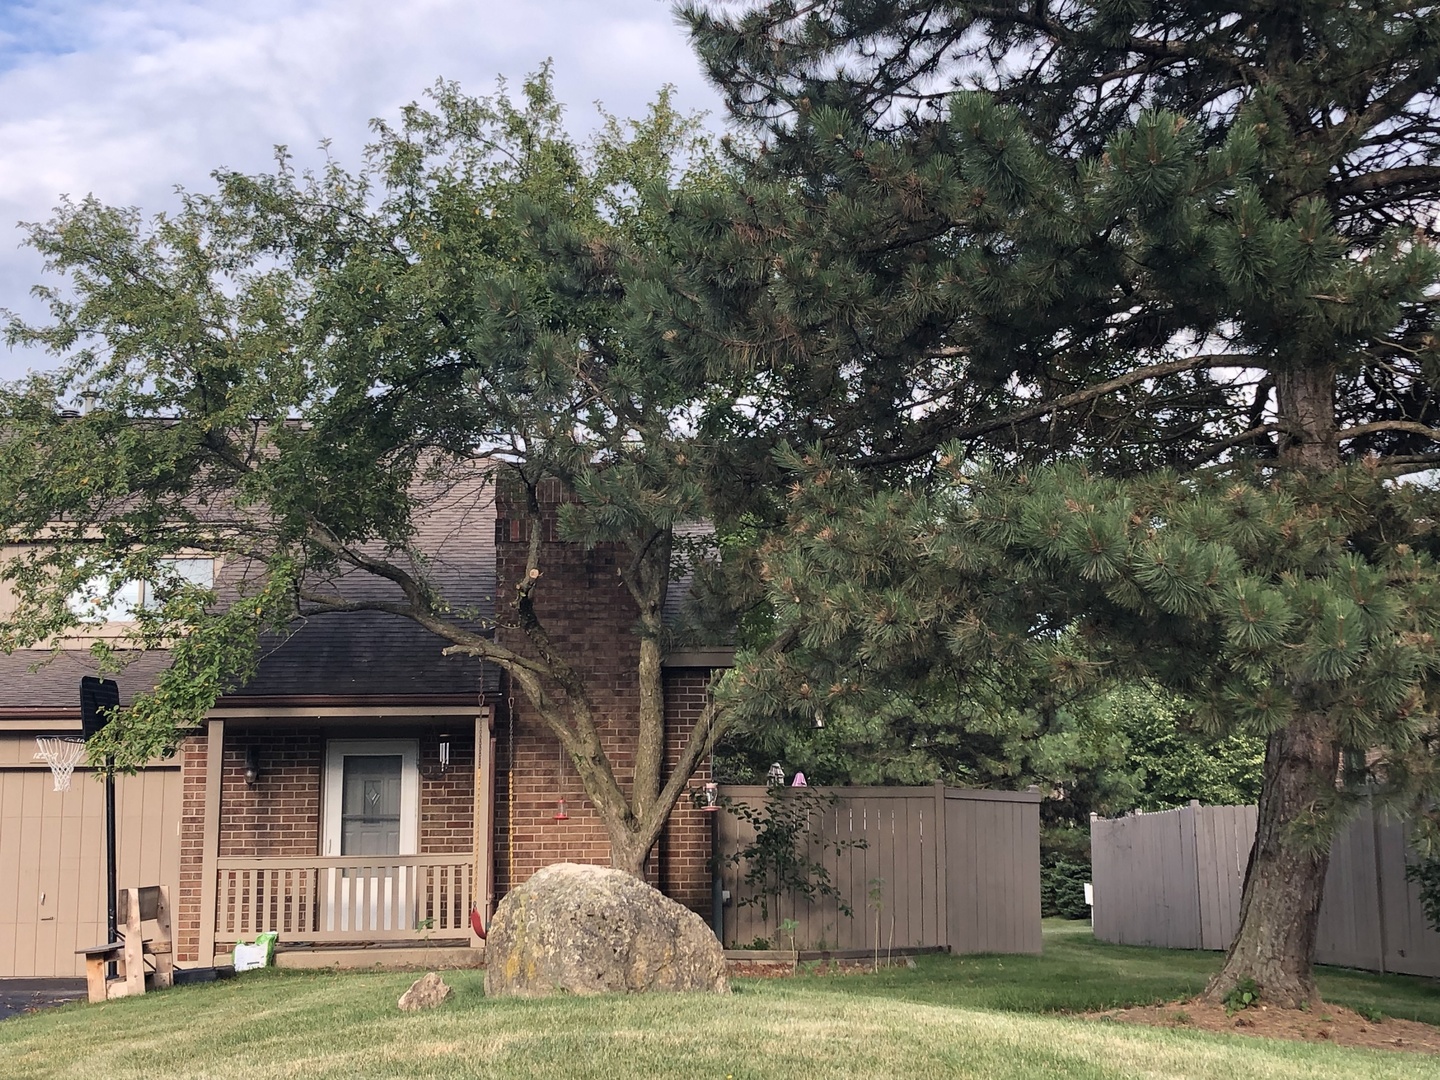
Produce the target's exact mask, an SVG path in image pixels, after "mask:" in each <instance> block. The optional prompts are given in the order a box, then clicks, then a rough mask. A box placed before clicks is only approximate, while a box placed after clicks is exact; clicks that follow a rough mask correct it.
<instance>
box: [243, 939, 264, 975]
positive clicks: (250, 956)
mask: <svg viewBox="0 0 1440 1080" xmlns="http://www.w3.org/2000/svg"><path fill="white" fill-rule="evenodd" d="M269 959H270V950H269V949H267V948H266V947H265V946H264V945H246V944H245V943H244V942H237V943H236V945H235V970H236V971H253V970H254V969H255V968H263V967H264V966H265V965H266V962H267V961H268V960H269Z"/></svg>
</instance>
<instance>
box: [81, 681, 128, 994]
mask: <svg viewBox="0 0 1440 1080" xmlns="http://www.w3.org/2000/svg"><path fill="white" fill-rule="evenodd" d="M119 708H120V687H119V686H117V685H116V684H115V682H114V681H112V680H110V679H99V678H96V677H95V676H93V675H86V676H85V677H84V678H82V679H81V680H80V729H81V731H82V732H83V734H84V738H85V741H86V742H89V741H90V738H91V736H93V735H96V734H98V733H99V732H100V729H101V728H103V727H104V726H105V724H106V723H107V722H108V721H109V720H110V718H111V714H112V713H113V712H114V711H115V710H118V709H119ZM117 877H118V875H117V874H116V869H115V758H114V756H113V755H107V756H106V758H105V931H106V933H107V934H108V935H109V937H108V938H107V939H106V940H107V941H111V942H114V941H116V940H118V939H119V936H120V926H119V919H118V918H117V915H118V912H117V910H116V899H117V898H116V896H115V893H116V890H117V889H118V887H119V881H118V880H117ZM105 974H106V977H107V978H110V979H113V978H115V977H116V975H117V974H118V970H117V967H116V964H115V961H113V960H112V961H111V962H110V963H109V965H108V967H107V970H106V973H105Z"/></svg>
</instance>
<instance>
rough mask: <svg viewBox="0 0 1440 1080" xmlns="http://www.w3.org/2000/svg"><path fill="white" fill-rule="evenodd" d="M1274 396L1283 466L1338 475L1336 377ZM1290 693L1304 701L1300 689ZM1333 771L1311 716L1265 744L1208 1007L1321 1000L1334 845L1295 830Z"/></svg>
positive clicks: (1308, 372) (1324, 730)
mask: <svg viewBox="0 0 1440 1080" xmlns="http://www.w3.org/2000/svg"><path fill="white" fill-rule="evenodd" d="M1275 389H1276V404H1277V406H1278V411H1279V414H1280V417H1281V419H1282V420H1283V421H1284V424H1285V429H1284V435H1283V437H1282V439H1281V444H1280V461H1281V463H1282V464H1284V465H1286V466H1288V467H1290V468H1292V469H1296V470H1304V471H1306V472H1311V473H1324V472H1327V471H1329V470H1332V469H1335V468H1337V467H1338V466H1339V464H1340V447H1339V443H1338V441H1337V439H1336V422H1335V370H1334V368H1332V367H1329V366H1327V365H1325V364H1311V365H1306V364H1300V365H1297V366H1296V367H1293V368H1288V369H1282V370H1280V371H1277V372H1275ZM1291 689H1292V692H1293V693H1294V694H1295V696H1296V698H1297V699H1303V694H1304V688H1303V687H1292V688H1291ZM1338 766H1339V751H1338V749H1337V747H1336V743H1335V739H1334V735H1333V732H1331V730H1330V728H1329V726H1328V724H1327V723H1326V721H1325V720H1324V718H1323V717H1321V716H1319V715H1317V714H1316V713H1314V712H1302V713H1300V714H1299V715H1297V716H1296V717H1295V718H1294V719H1293V720H1291V722H1290V723H1289V725H1287V726H1286V727H1285V729H1284V730H1282V731H1278V732H1276V733H1275V734H1274V735H1272V736H1270V739H1269V741H1268V743H1267V744H1266V748H1265V772H1264V777H1263V780H1262V783H1261V787H1260V807H1259V821H1258V823H1257V825H1256V829H1255V844H1254V846H1253V847H1252V848H1251V849H1250V862H1249V865H1248V866H1247V867H1246V870H1245V887H1244V892H1243V893H1242V895H1241V900H1240V929H1239V932H1238V933H1237V934H1236V935H1235V941H1234V942H1233V943H1232V944H1231V946H1230V951H1229V953H1228V954H1227V955H1226V957H1225V964H1224V966H1223V967H1221V969H1220V971H1219V972H1218V973H1217V974H1216V975H1215V977H1214V978H1213V979H1211V980H1210V984H1209V985H1208V986H1207V987H1206V988H1205V994H1204V997H1205V998H1206V999H1207V1000H1210V1001H1223V999H1224V998H1225V996H1226V995H1227V994H1229V993H1230V991H1232V990H1233V989H1235V988H1236V986H1239V985H1241V984H1243V983H1245V982H1246V981H1247V980H1253V982H1254V984H1255V987H1256V989H1258V990H1259V991H1260V994H1261V997H1262V998H1263V1000H1264V1001H1265V1002H1266V1003H1267V1004H1269V1005H1271V1006H1279V1007H1282V1008H1300V1007H1302V1006H1308V1005H1309V1004H1310V1003H1312V1002H1315V1001H1317V1000H1318V996H1317V994H1316V991H1315V976H1314V971H1313V967H1314V963H1315V930H1316V926H1317V924H1318V923H1319V920H1320V899H1321V896H1322V894H1323V893H1324V890H1325V872H1326V870H1327V869H1328V868H1329V865H1330V843H1329V840H1328V839H1325V840H1323V841H1322V840H1319V839H1318V838H1317V839H1307V838H1305V837H1302V836H1300V835H1298V830H1297V829H1296V825H1297V824H1299V823H1302V822H1305V821H1307V819H1310V818H1311V817H1312V816H1313V815H1314V814H1316V813H1317V812H1318V810H1319V807H1320V806H1321V805H1323V803H1324V801H1325V797H1326V796H1327V795H1328V794H1330V793H1331V792H1333V791H1334V788H1335V779H1336V770H1337V768H1338Z"/></svg>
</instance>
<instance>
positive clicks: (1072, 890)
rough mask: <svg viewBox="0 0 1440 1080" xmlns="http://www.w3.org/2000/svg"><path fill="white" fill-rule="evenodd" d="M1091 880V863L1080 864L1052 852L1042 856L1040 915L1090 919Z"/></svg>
mask: <svg viewBox="0 0 1440 1080" xmlns="http://www.w3.org/2000/svg"><path fill="white" fill-rule="evenodd" d="M1089 880H1090V863H1089V862H1088V861H1086V862H1077V861H1075V860H1073V859H1068V858H1066V857H1065V856H1064V855H1061V854H1059V853H1056V852H1051V853H1048V854H1045V855H1042V856H1041V857H1040V914H1041V915H1044V916H1046V917H1047V918H1048V917H1051V916H1056V915H1058V916H1059V917H1060V918H1062V919H1088V918H1089V917H1090V906H1089V905H1088V904H1086V903H1085V883H1086V882H1087V881H1089Z"/></svg>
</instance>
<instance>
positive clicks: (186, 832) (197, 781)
mask: <svg viewBox="0 0 1440 1080" xmlns="http://www.w3.org/2000/svg"><path fill="white" fill-rule="evenodd" d="M207 741H208V740H207V737H206V736H204V735H196V736H192V737H191V738H188V739H186V740H185V741H184V742H182V743H181V744H180V748H179V750H178V751H177V753H178V755H179V758H180V773H181V785H182V789H181V791H182V793H181V801H180V896H179V897H178V899H176V900H175V902H174V908H175V912H174V916H173V922H172V924H171V927H170V930H171V933H172V935H173V936H174V938H175V959H176V960H177V961H179V962H180V963H182V964H193V963H196V962H197V961H198V960H199V958H200V957H199V953H200V874H201V869H202V865H203V864H202V860H203V859H204V857H205V851H204V848H205V754H206V749H205V748H206V743H207Z"/></svg>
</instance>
